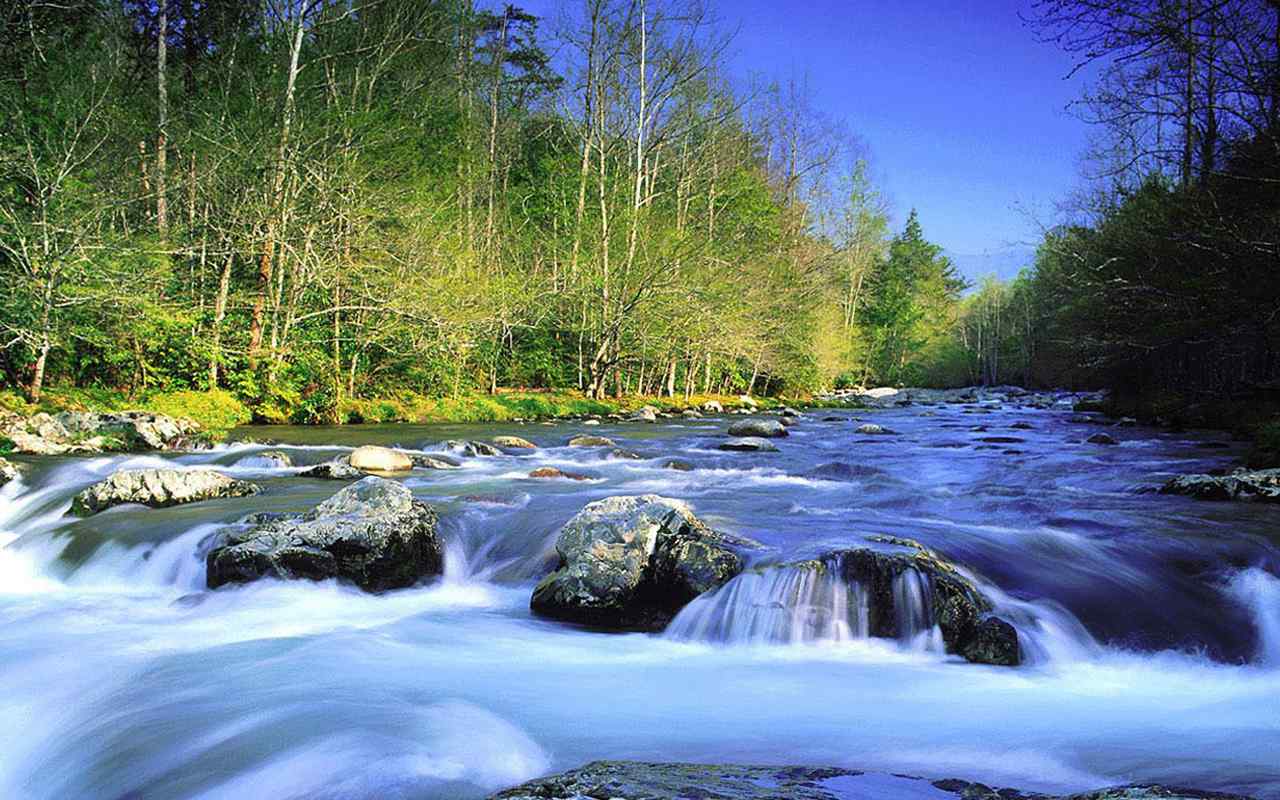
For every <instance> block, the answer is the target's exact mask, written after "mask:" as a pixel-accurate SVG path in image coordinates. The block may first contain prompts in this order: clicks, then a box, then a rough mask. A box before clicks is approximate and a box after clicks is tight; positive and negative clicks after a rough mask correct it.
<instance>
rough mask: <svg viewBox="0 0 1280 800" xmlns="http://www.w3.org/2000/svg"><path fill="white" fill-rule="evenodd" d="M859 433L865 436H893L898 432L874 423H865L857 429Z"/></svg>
mask: <svg viewBox="0 0 1280 800" xmlns="http://www.w3.org/2000/svg"><path fill="white" fill-rule="evenodd" d="M857 432H858V433H860V434H862V435H863V436H892V435H893V434H895V433H897V431H894V430H891V429H889V428H886V427H884V426H883V425H877V424H875V423H874V422H864V423H863V424H861V425H859V426H858V427H857Z"/></svg>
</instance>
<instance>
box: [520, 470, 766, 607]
mask: <svg viewBox="0 0 1280 800" xmlns="http://www.w3.org/2000/svg"><path fill="white" fill-rule="evenodd" d="M728 543H729V540H728V539H727V538H726V537H725V536H724V535H722V534H719V533H717V532H715V531H713V530H711V529H710V528H708V527H707V526H706V525H705V524H703V523H702V522H701V521H700V520H699V519H698V518H697V517H695V516H694V515H693V512H692V511H690V510H689V508H688V506H686V505H685V504H684V503H681V502H679V501H678V500H671V499H668V498H665V497H659V496H657V495H639V496H621V497H610V498H606V499H604V500H597V501H595V502H593V503H589V504H588V505H586V506H585V507H584V508H583V509H582V510H581V511H579V512H578V513H577V514H576V515H575V516H574V517H573V519H571V520H569V522H568V523H567V524H566V525H565V526H564V528H562V529H561V531H560V534H559V536H558V537H557V539H556V552H557V554H558V555H559V557H560V563H559V566H558V568H557V569H556V570H555V571H554V572H552V573H551V574H550V575H548V576H546V577H545V578H543V579H542V580H541V581H540V582H539V583H538V585H537V587H536V588H535V589H534V591H533V597H532V599H531V601H530V608H531V609H532V610H533V611H534V613H536V614H539V615H541V616H545V617H551V618H554V619H560V620H565V621H569V622H576V623H580V624H584V625H590V626H593V627H598V628H605V629H610V630H661V629H662V628H663V627H665V626H666V624H667V623H668V622H669V621H670V620H671V618H672V617H673V616H674V615H675V613H676V612H677V611H679V610H680V609H681V608H682V607H683V606H684V605H685V604H687V603H688V602H689V601H690V600H692V599H693V598H695V597H697V596H698V595H699V594H702V593H703V592H706V591H709V590H711V589H715V588H717V587H719V586H721V585H723V584H724V583H725V582H726V581H728V580H729V579H730V578H732V577H733V576H734V575H737V574H738V573H739V572H741V571H742V559H741V558H740V557H739V556H738V555H737V554H736V553H735V552H734V551H733V550H731V549H729V547H728Z"/></svg>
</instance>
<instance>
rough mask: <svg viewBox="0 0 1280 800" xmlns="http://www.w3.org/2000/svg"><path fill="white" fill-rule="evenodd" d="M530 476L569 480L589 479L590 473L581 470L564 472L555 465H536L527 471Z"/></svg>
mask: <svg viewBox="0 0 1280 800" xmlns="http://www.w3.org/2000/svg"><path fill="white" fill-rule="evenodd" d="M529 477H530V478H563V479H565V480H570V481H589V480H591V476H590V475H583V474H582V473H581V472H565V471H564V470H560V469H556V468H555V467H538V468H537V469H535V470H533V471H532V472H530V473H529Z"/></svg>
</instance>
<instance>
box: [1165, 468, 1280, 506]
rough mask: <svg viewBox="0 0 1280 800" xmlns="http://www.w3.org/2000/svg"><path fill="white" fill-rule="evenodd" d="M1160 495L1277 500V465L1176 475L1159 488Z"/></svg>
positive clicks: (1279, 500) (1279, 476)
mask: <svg viewBox="0 0 1280 800" xmlns="http://www.w3.org/2000/svg"><path fill="white" fill-rule="evenodd" d="M1160 493H1161V494H1180V495H1185V496H1187V497H1194V498H1195V499H1197V500H1254V501H1257V502H1261V503H1280V468H1277V469H1255V470H1249V469H1237V470H1236V471H1234V472H1232V473H1230V474H1228V475H1179V476H1178V477H1176V478H1171V479H1170V480H1169V481H1168V482H1167V483H1165V485H1164V486H1162V487H1160Z"/></svg>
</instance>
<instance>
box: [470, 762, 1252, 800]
mask: <svg viewBox="0 0 1280 800" xmlns="http://www.w3.org/2000/svg"><path fill="white" fill-rule="evenodd" d="M872 797H875V798H884V799H885V800H891V798H926V797H927V798H936V800H1248V798H1245V797H1241V796H1240V795H1227V794H1217V793H1213V792H1201V791H1196V790H1191V789H1175V788H1169V787H1164V786H1156V785H1133V786H1117V787H1111V788H1107V789H1098V790H1095V791H1090V792H1085V793H1082V794H1073V795H1069V796H1050V795H1046V794H1040V793H1037V792H1026V793H1024V792H1021V791H1018V790H1017V789H1006V788H993V787H990V786H986V785H984V784H981V783H972V782H969V781H965V780H960V779H956V778H942V779H933V780H931V779H929V778H917V777H914V776H911V775H902V774H896V773H895V774H886V773H876V772H863V771H861V770H855V769H848V768H844V767H822V766H795V765H789V766H776V765H775V766H749V765H742V764H690V763H686V762H680V763H652V762H642V761H593V762H591V763H590V764H587V765H586V766H583V767H579V768H578V769H574V770H569V771H568V772H562V773H559V774H557V775H549V776H547V777H543V778H537V779H536V780H532V781H529V782H528V783H525V784H522V785H520V786H517V787H515V788H513V789H507V790H506V791H502V792H498V793H497V794H495V795H491V796H490V798H489V800H586V798H610V800H657V799H658V798H706V799H707V800H710V799H711V798H715V800H841V799H842V798H843V799H844V800H852V798H872Z"/></svg>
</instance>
